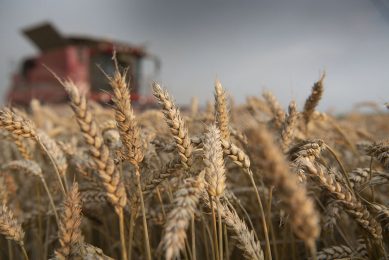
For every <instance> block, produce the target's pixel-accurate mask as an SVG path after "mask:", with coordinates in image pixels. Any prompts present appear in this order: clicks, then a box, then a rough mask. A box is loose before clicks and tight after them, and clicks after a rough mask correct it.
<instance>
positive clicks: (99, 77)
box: [7, 23, 160, 105]
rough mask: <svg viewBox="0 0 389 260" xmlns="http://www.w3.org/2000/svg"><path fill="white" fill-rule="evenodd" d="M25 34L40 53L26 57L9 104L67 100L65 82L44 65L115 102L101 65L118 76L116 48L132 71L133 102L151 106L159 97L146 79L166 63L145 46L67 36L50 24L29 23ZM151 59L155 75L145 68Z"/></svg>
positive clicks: (93, 94)
mask: <svg viewBox="0 0 389 260" xmlns="http://www.w3.org/2000/svg"><path fill="white" fill-rule="evenodd" d="M23 33H24V35H25V36H26V37H27V38H28V39H30V41H32V42H33V43H34V44H35V46H36V47H37V48H38V49H39V51H40V53H39V55H37V56H35V57H29V58H26V59H24V60H23V61H22V62H21V64H20V68H19V70H18V71H17V72H16V73H15V74H14V75H13V78H12V85H11V87H10V89H9V91H8V94H7V101H8V102H9V103H12V104H17V105H28V104H29V102H30V101H31V99H38V100H40V101H41V102H43V103H63V102H65V101H66V100H67V95H66V93H65V91H64V90H63V87H61V85H60V84H59V82H58V81H57V80H56V79H55V77H53V75H52V74H51V73H50V72H49V71H48V70H47V69H46V68H45V67H44V65H45V66H47V67H49V68H50V69H51V70H53V71H54V72H55V73H56V74H57V75H58V76H59V77H60V78H66V79H71V80H72V81H73V82H74V83H75V84H76V85H77V86H78V87H79V88H80V91H83V92H85V93H87V95H88V96H89V98H90V99H92V100H94V101H96V102H99V103H107V102H109V101H110V99H111V94H110V92H111V87H110V86H109V84H108V81H107V79H106V77H105V75H104V74H103V73H102V71H101V69H102V70H103V71H104V72H106V73H107V74H108V75H113V73H114V71H115V65H114V62H113V61H112V53H113V51H114V50H115V51H116V54H117V59H118V63H119V65H120V67H121V68H128V70H129V71H128V76H129V80H130V88H131V99H132V101H133V103H134V104H135V105H147V104H149V103H152V102H153V101H152V98H150V95H148V93H147V91H146V90H145V86H146V84H147V83H149V82H146V81H148V80H151V78H153V77H155V76H156V74H157V73H158V72H159V68H160V62H159V60H158V58H157V57H156V56H154V55H151V54H149V53H147V52H146V50H145V48H144V47H141V46H132V45H129V44H124V43H120V42H114V41H110V40H104V39H95V38H90V37H84V36H66V37H65V36H63V35H61V34H60V33H59V32H58V31H57V30H56V29H55V28H54V27H53V26H52V25H51V24H49V23H44V24H41V25H39V26H34V27H32V28H28V29H26V30H23ZM145 60H149V61H151V64H152V67H153V68H152V72H151V74H152V75H145V74H144V73H143V70H142V68H143V66H142V65H143V63H144V61H145ZM148 63H149V62H148ZM99 67H100V68H101V69H100V68H99ZM149 86H150V85H149Z"/></svg>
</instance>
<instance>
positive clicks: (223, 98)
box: [215, 80, 230, 140]
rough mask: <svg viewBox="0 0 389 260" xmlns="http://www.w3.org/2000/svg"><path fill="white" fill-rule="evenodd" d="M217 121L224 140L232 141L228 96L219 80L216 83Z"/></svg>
mask: <svg viewBox="0 0 389 260" xmlns="http://www.w3.org/2000/svg"><path fill="white" fill-rule="evenodd" d="M215 121H216V124H217V127H218V128H219V129H220V135H221V137H222V139H224V140H230V118H229V112H228V104H227V95H226V92H225V90H224V89H223V87H222V84H221V83H220V81H219V80H216V82H215Z"/></svg>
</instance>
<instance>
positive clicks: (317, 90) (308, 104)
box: [303, 73, 326, 124]
mask: <svg viewBox="0 0 389 260" xmlns="http://www.w3.org/2000/svg"><path fill="white" fill-rule="evenodd" d="M325 75H326V74H325V73H323V74H322V75H321V76H320V79H319V81H317V82H316V83H315V84H314V85H313V87H312V92H311V95H310V96H309V97H308V98H307V100H306V101H305V104H304V110H303V117H304V121H305V124H308V123H309V121H310V120H311V117H312V114H313V112H314V111H315V108H316V107H317V105H318V104H319V101H320V99H321V96H322V95H323V90H324V88H323V81H324V78H325Z"/></svg>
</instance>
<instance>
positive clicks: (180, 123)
mask: <svg viewBox="0 0 389 260" xmlns="http://www.w3.org/2000/svg"><path fill="white" fill-rule="evenodd" d="M153 90H154V96H155V97H156V98H157V99H158V101H159V103H160V104H161V106H162V111H163V114H164V115H165V119H166V122H167V124H168V126H169V128H170V131H171V133H172V134H173V137H174V141H175V142H176V145H177V150H178V154H179V155H180V159H181V163H182V164H183V166H184V167H185V168H189V167H190V166H191V165H192V150H193V148H192V144H191V142H190V138H189V133H188V128H187V127H186V125H185V122H184V120H183V119H182V117H181V115H180V111H179V110H178V108H177V107H176V105H175V104H174V102H173V100H172V99H171V98H170V96H169V94H168V93H167V91H166V90H162V88H161V86H160V85H159V84H157V83H155V82H154V84H153Z"/></svg>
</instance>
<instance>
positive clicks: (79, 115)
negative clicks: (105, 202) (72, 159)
mask: <svg viewBox="0 0 389 260" xmlns="http://www.w3.org/2000/svg"><path fill="white" fill-rule="evenodd" d="M61 83H62V84H63V86H64V88H65V90H66V92H67V93H68V95H69V98H70V102H71V107H72V109H73V111H74V113H75V114H76V119H77V122H78V125H79V126H80V129H81V131H82V134H83V136H84V139H85V141H86V142H87V144H88V146H89V152H90V154H91V156H92V159H93V161H94V164H95V167H96V168H97V171H98V174H99V177H100V179H101V181H102V183H103V186H104V188H105V191H106V192H107V197H108V199H109V201H110V202H111V204H112V205H113V206H114V208H115V211H116V213H118V214H119V213H120V211H122V210H123V208H124V207H125V206H126V204H127V195H126V191H125V189H124V184H123V182H122V180H121V178H120V173H119V171H118V170H117V169H116V167H115V163H114V161H113V159H112V157H110V154H109V149H108V147H107V146H106V145H105V144H104V143H103V138H102V136H101V133H100V132H99V130H98V128H97V125H96V122H95V121H94V120H93V116H92V113H91V112H90V111H89V109H88V107H87V100H86V97H85V95H82V94H80V93H79V91H78V88H77V87H76V85H74V83H73V82H72V81H64V82H62V81H61Z"/></svg>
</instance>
